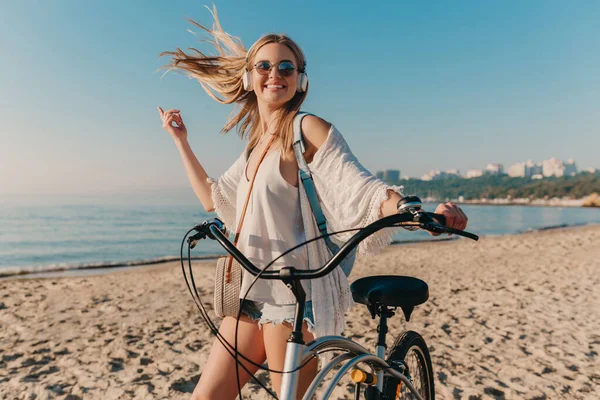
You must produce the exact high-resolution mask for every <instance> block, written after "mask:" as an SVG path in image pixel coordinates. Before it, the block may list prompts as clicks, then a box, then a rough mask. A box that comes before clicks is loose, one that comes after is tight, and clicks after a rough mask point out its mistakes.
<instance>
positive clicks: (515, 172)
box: [508, 162, 527, 178]
mask: <svg viewBox="0 0 600 400" xmlns="http://www.w3.org/2000/svg"><path fill="white" fill-rule="evenodd" d="M526 172H527V167H526V166H525V163H522V162H519V163H516V164H513V165H511V166H510V168H509V169H508V176H510V177H511V178H522V177H525V176H527V175H526Z"/></svg>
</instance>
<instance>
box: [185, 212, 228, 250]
mask: <svg viewBox="0 0 600 400" xmlns="http://www.w3.org/2000/svg"><path fill="white" fill-rule="evenodd" d="M211 225H215V226H216V227H217V228H219V230H220V231H221V232H223V233H224V234H227V228H226V227H225V224H224V223H223V221H221V220H220V219H219V218H211V219H209V220H206V221H204V222H202V223H201V224H198V225H196V226H194V230H196V231H197V232H198V233H196V234H195V235H193V236H190V237H189V238H188V243H189V245H190V249H193V248H194V247H196V244H198V242H199V241H200V240H202V239H206V238H207V237H208V238H209V239H213V240H214V238H215V237H214V236H213V235H212V233H210V226H211Z"/></svg>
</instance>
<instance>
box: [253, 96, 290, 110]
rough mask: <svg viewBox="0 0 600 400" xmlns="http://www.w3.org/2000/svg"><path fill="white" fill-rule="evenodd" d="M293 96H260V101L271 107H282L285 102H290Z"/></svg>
mask: <svg viewBox="0 0 600 400" xmlns="http://www.w3.org/2000/svg"><path fill="white" fill-rule="evenodd" d="M293 98H294V96H285V97H284V96H269V95H267V96H264V95H263V96H261V98H260V100H262V101H263V102H264V103H266V104H268V105H269V106H271V107H283V106H284V105H285V104H286V103H287V102H289V101H290V100H292V99H293Z"/></svg>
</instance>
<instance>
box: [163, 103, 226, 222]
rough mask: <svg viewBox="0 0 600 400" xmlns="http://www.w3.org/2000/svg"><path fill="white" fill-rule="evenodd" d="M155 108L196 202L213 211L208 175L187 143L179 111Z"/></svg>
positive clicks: (185, 129) (185, 131) (185, 130)
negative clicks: (171, 141)
mask: <svg viewBox="0 0 600 400" xmlns="http://www.w3.org/2000/svg"><path fill="white" fill-rule="evenodd" d="M157 108H158V113H159V114H160V118H161V119H162V123H163V129H164V130H166V131H167V132H168V133H169V135H171V137H172V138H173V140H174V141H175V145H176V146H177V148H178V149H179V153H180V154H181V159H182V161H183V165H184V166H185V172H186V173H187V176H188V179H189V181H190V184H191V185H192V188H193V189H194V193H196V197H198V200H200V203H202V205H203V206H204V209H205V210H206V211H213V210H214V209H215V206H214V202H213V199H212V196H211V184H210V183H209V182H208V181H207V178H208V175H207V174H206V171H204V168H202V165H200V162H199V161H198V159H197V158H196V155H195V154H194V152H193V151H192V148H191V147H190V144H189V143H188V140H187V127H186V126H185V124H184V123H183V119H182V118H181V114H180V111H179V110H176V109H171V110H167V111H163V109H162V108H160V107H157Z"/></svg>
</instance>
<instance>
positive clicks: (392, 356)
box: [381, 331, 435, 400]
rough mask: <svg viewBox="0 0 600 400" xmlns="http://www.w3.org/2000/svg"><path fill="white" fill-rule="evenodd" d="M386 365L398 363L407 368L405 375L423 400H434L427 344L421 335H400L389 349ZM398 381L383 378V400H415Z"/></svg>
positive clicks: (389, 377) (410, 332) (387, 377)
mask: <svg viewBox="0 0 600 400" xmlns="http://www.w3.org/2000/svg"><path fill="white" fill-rule="evenodd" d="M388 354H389V355H388V358H387V359H386V361H387V363H388V364H390V365H394V364H396V365H398V364H399V363H400V362H402V363H404V364H405V365H406V367H407V369H408V370H407V371H406V372H405V375H409V376H410V377H411V381H412V383H413V385H414V386H415V388H416V389H417V390H418V392H419V393H420V394H421V396H422V397H423V399H425V400H434V399H435V389H434V384H433V380H434V378H433V368H432V366H431V357H430V355H429V349H428V348H427V344H426V343H425V340H424V339H423V337H422V336H421V335H419V334H418V333H417V332H414V331H406V332H404V333H403V334H402V335H400V336H399V337H398V338H397V339H396V341H395V342H394V345H393V346H392V347H391V349H390V351H389V353H388ZM400 383H401V381H400V379H398V378H395V377H393V376H385V378H384V380H383V393H382V396H381V398H382V399H383V400H397V399H402V400H409V399H416V397H415V396H414V395H413V394H412V393H411V392H410V390H409V389H408V388H407V387H406V385H402V386H400V393H398V392H397V391H398V388H399V384H400Z"/></svg>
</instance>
